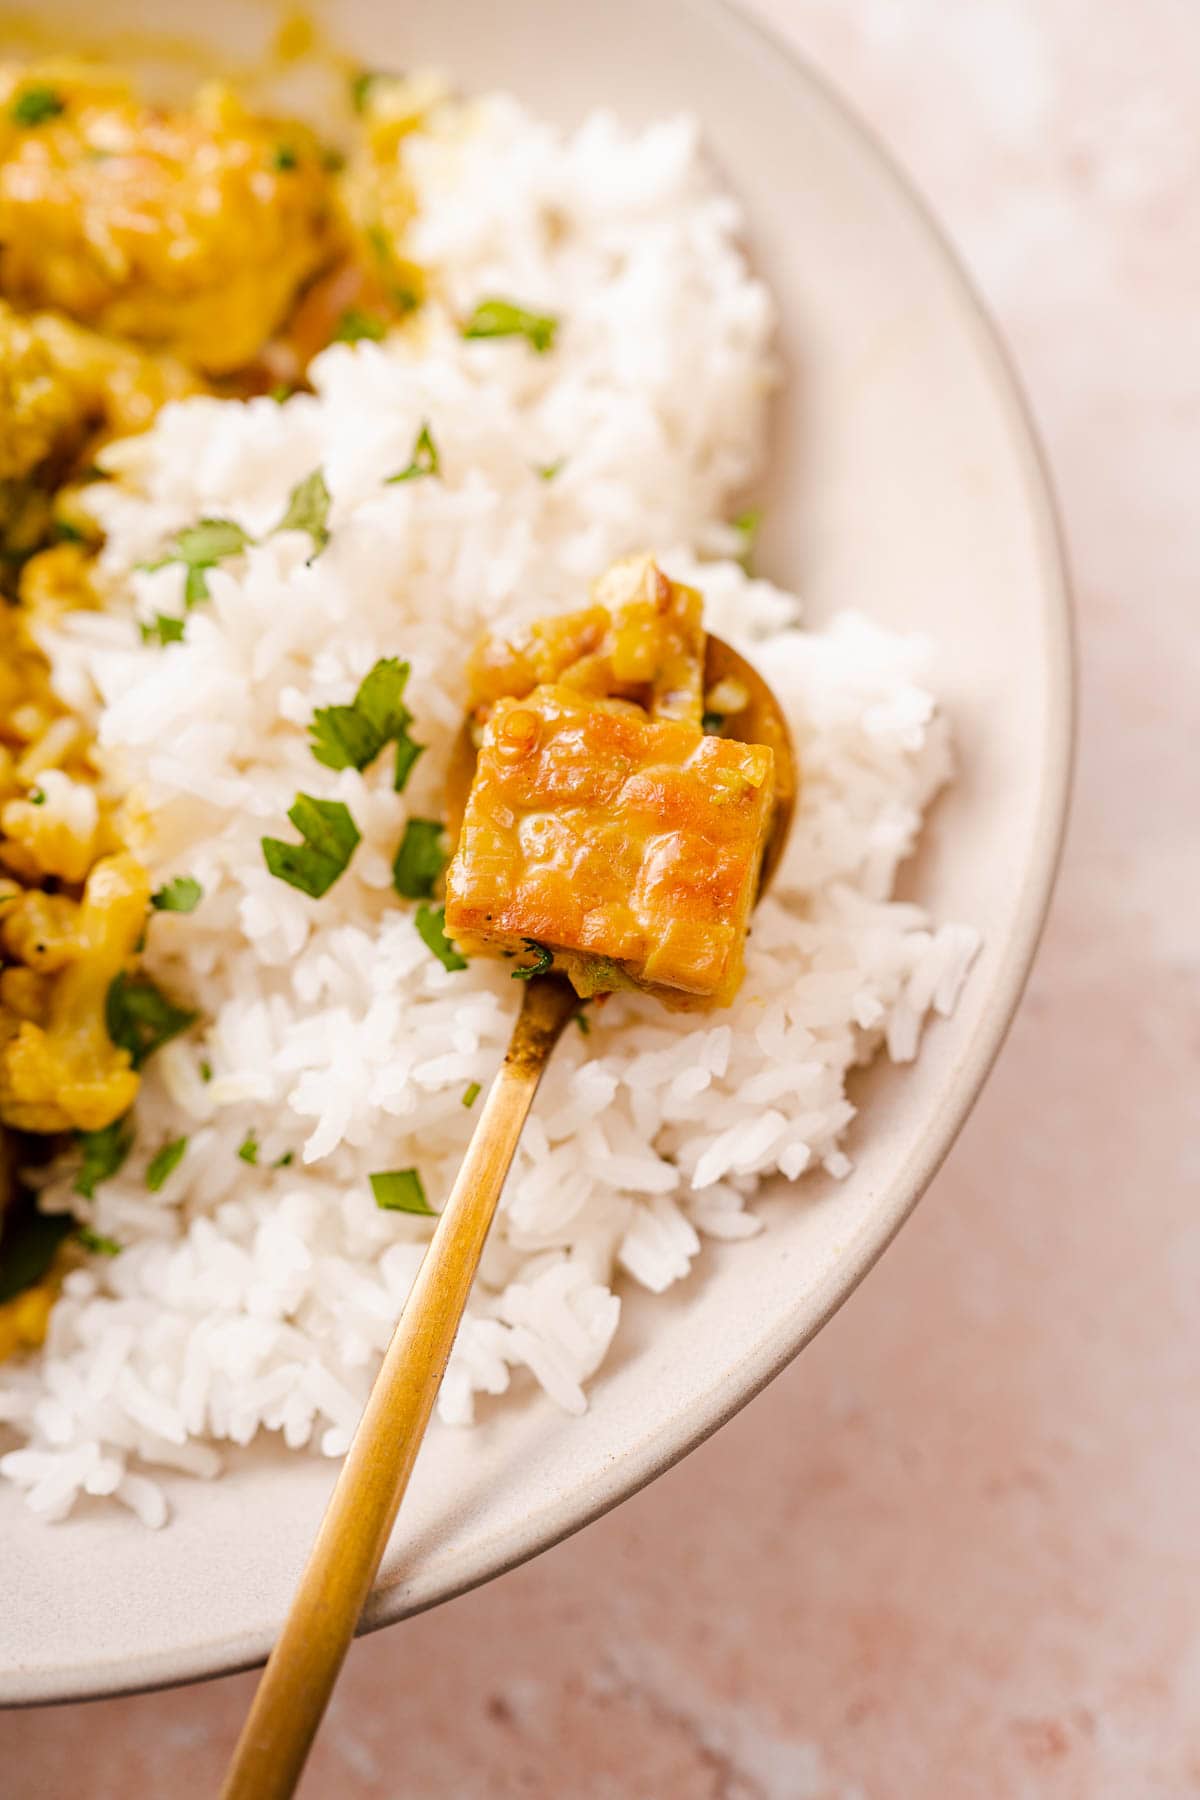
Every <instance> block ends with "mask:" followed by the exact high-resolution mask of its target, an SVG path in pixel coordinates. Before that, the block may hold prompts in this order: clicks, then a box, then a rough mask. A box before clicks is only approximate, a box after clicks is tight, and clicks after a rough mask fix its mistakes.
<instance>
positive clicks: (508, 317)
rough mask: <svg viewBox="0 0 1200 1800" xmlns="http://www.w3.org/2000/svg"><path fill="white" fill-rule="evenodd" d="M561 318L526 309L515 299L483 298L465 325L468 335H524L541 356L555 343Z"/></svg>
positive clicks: (493, 336)
mask: <svg viewBox="0 0 1200 1800" xmlns="http://www.w3.org/2000/svg"><path fill="white" fill-rule="evenodd" d="M557 330H558V320H557V319H556V318H555V317H554V316H553V314H551V313H535V312H528V311H526V309H525V307H523V306H517V305H515V304H514V302H513V301H511V300H481V301H480V302H479V304H478V306H477V307H476V308H475V311H474V312H473V313H472V314H471V317H470V318H469V319H468V320H467V322H466V324H465V325H464V326H463V328H462V334H463V336H464V337H465V338H502V337H523V338H526V339H527V340H528V342H529V343H530V344H531V345H532V346H533V348H534V349H535V350H536V351H537V353H538V355H539V356H541V355H542V354H543V352H544V351H546V350H550V349H552V348H553V345H554V334H555V332H556V331H557Z"/></svg>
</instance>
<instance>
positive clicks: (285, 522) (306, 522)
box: [274, 469, 332, 562]
mask: <svg viewBox="0 0 1200 1800" xmlns="http://www.w3.org/2000/svg"><path fill="white" fill-rule="evenodd" d="M331 501H332V496H331V494H330V492H329V489H328V487H327V486H326V485H325V471H324V470H323V469H314V470H313V472H312V474H311V475H306V476H305V477H304V480H303V481H298V482H297V483H296V485H295V487H294V488H293V489H292V491H291V493H290V494H289V495H288V503H287V507H286V508H285V510H284V514H283V517H282V519H280V521H279V523H278V525H276V526H275V527H274V530H275V531H307V533H308V535H309V537H310V538H311V539H312V546H313V553H312V555H311V556H310V557H309V559H308V560H309V562H313V561H315V559H316V558H317V557H318V556H320V554H321V552H322V550H323V549H324V548H325V546H326V544H327V543H328V542H329V508H330V504H331Z"/></svg>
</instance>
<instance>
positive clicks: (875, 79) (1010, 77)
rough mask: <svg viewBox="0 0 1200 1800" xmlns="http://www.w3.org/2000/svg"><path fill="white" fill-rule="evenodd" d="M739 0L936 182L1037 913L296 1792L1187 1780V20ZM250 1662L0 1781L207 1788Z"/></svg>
mask: <svg viewBox="0 0 1200 1800" xmlns="http://www.w3.org/2000/svg"><path fill="white" fill-rule="evenodd" d="M760 5H761V10H762V11H763V13H764V15H765V16H767V17H768V18H769V19H770V20H771V21H772V22H773V23H774V24H775V26H776V27H777V29H778V30H779V31H780V32H782V33H783V34H784V35H785V36H786V37H788V38H789V39H790V40H791V41H792V42H794V43H795V44H796V45H797V47H799V48H800V49H801V50H803V51H804V52H805V53H807V55H808V56H809V57H810V58H811V59H812V60H813V61H814V62H815V63H816V65H817V66H818V67H819V68H821V69H823V70H824V71H825V72H827V74H828V75H829V76H830V78H831V79H832V80H833V81H834V83H835V84H836V85H837V86H838V87H839V88H840V89H841V90H842V91H843V92H844V93H845V94H847V95H848V96H849V97H850V98H851V99H852V100H853V101H854V102H855V103H856V104H857V106H858V108H859V110H860V111H861V112H862V113H864V114H865V115H866V116H868V117H869V118H870V119H871V120H872V121H873V122H874V123H875V125H876V127H877V128H878V130H879V131H880V133H881V134H882V135H883V136H884V137H885V138H886V139H887V140H888V141H889V142H890V143H891V144H892V145H893V147H894V148H895V150H896V152H897V154H898V155H899V157H900V158H901V160H902V161H903V162H904V163H905V164H906V165H907V167H908V168H909V169H910V170H911V172H912V173H913V174H914V176H915V177H916V179H917V181H918V182H919V184H920V185H921V186H922V187H923V188H924V190H925V193H926V194H927V195H928V197H929V198H930V199H931V201H932V202H933V205H934V207H935V209H936V210H937V211H938V213H939V214H940V216H941V218H942V219H943V221H944V223H945V224H946V226H947V228H948V229H949V232H950V234H951V235H952V237H953V238H954V240H955V241H956V243H957V244H958V246H959V248H960V250H961V252H962V253H963V255H964V256H965V258H966V260H967V262H968V264H969V266H970V267H971V269H972V270H973V272H974V274H975V277H976V279H977V281H978V282H979V284H980V286H981V287H982V289H983V291H984V293H985V294H986V296H987V298H988V299H989V301H990V303H991V305H992V307H993V309H994V311H995V313H996V314H997V316H998V318H999V319H1000V321H1001V324H1002V326H1003V328H1004V330H1005V331H1006V333H1007V335H1008V337H1009V340H1010V342H1011V344H1012V346H1013V349H1014V351H1015V354H1016V358H1017V361H1018V363H1019V366H1020V368H1021V371H1022V373H1023V375H1024V378H1025V381H1026V383H1027V386H1028V389H1029V391H1030V394H1031V397H1032V401H1033V405H1034V409H1035V411H1036V414H1037V417H1038V420H1039V422H1040V425H1041V428H1042V430H1043V432H1044V435H1045V439H1046V444H1047V448H1048V451H1049V454H1050V458H1051V461H1052V464H1053V466H1054V470H1055V474H1056V477H1057V481H1058V485H1059V491H1060V495H1061V499H1062V502H1063V507H1064V512H1065V518H1066V525H1067V530H1068V535H1069V539H1070V544H1071V549H1072V554H1073V560H1074V565H1075V572H1076V577H1077V586H1078V601H1079V623H1080V638H1081V661H1082V672H1083V680H1084V695H1083V738H1082V746H1081V760H1080V769H1079V786H1078V794H1077V802H1076V807H1075V818H1074V824H1073V828H1072V832H1071V836H1070V842H1069V846H1068V853H1067V860H1066V866H1065V869H1064V873H1063V878H1062V882H1061V885H1060V889H1059V895H1058V899H1057V902H1056V905H1055V908H1054V912H1053V916H1052V919H1051V924H1050V928H1049V931H1048V934H1047V938H1046V942H1045V945H1044V948H1043V951H1042V954H1041V958H1040V960H1039V963H1038V965H1037V968H1036V970H1035V973H1034V977H1033V980H1032V983H1031V986H1030V989H1029V992H1028V995H1027V998H1026V1000H1025V1003H1024V1006H1023V1008H1022V1010H1021V1014H1020V1016H1019V1019H1018V1021H1017V1024H1016V1026H1015V1028H1014V1031H1013V1034H1012V1037H1011V1039H1010V1041H1009V1045H1008V1048H1007V1049H1006V1051H1005V1053H1004V1056H1003V1057H1002V1059H1001V1062H1000V1064H999V1066H998V1068H997V1070H996V1073H995V1075H994V1077H993V1079H992V1081H991V1083H990V1085H989V1087H988V1089H987V1091H986V1093H985V1095H984V1097H983V1099H982V1101H981V1103H980V1104H979V1106H978V1108H977V1109H976V1111H975V1114H974V1116H973V1118H972V1120H971V1122H970V1124H969V1125H968V1127H967V1129H966V1131H965V1132H964V1134H963V1136H962V1138H961V1140H960V1142H959V1144H958V1147H957V1148H956V1150H955V1151H954V1153H953V1155H952V1156H951V1158H950V1160H949V1162H948V1163H947V1164H946V1166H945V1169H944V1170H943V1172H942V1174H941V1175H940V1176H939V1178H938V1180H937V1182H936V1184H935V1186H934V1187H933V1189H932V1190H931V1191H930V1193H929V1195H928V1196H927V1197H926V1199H925V1200H924V1202H923V1204H922V1206H921V1208H920V1209H919V1211H918V1212H917V1214H916V1216H915V1218H914V1219H913V1220H912V1222H911V1223H910V1224H909V1225H908V1226H907V1227H906V1229H905V1230H904V1232H903V1233H902V1234H901V1236H900V1238H899V1240H898V1241H897V1243H896V1244H895V1246H894V1247H893V1248H892V1250H891V1251H890V1252H889V1253H888V1255H887V1256H886V1258H885V1259H884V1261H883V1262H882V1263H881V1264H880V1266H879V1267H878V1269H877V1270H876V1271H875V1273H874V1274H873V1275H872V1276H871V1277H870V1278H869V1280H868V1281H867V1282H866V1284H865V1285H864V1286H863V1287H862V1288H861V1289H860V1290H859V1292H858V1293H857V1294H856V1295H855V1296H854V1298H853V1299H852V1300H851V1301H850V1302H849V1304H848V1305H847V1306H846V1307H845V1309H844V1310H843V1311H842V1313H841V1314H840V1315H839V1316H838V1318H837V1319H835V1321H834V1322H833V1324H832V1325H831V1326H830V1327H829V1328H828V1329H827V1330H826V1331H825V1332H824V1334H823V1335H822V1336H821V1337H820V1338H819V1339H818V1340H817V1342H816V1343H815V1344H814V1345H813V1346H812V1347H811V1348H810V1349H809V1350H808V1351H807V1352H806V1354H805V1355H804V1356H803V1357H802V1358H801V1359H800V1361H799V1362H798V1363H796V1364H795V1365H794V1366H793V1367H792V1369H791V1370H790V1371H788V1373H787V1374H786V1375H784V1376H783V1377H782V1378H781V1379H780V1380H779V1381H777V1382H776V1383H775V1384H774V1386H773V1387H772V1388H770V1389H769V1390H768V1391H767V1393H766V1394H765V1395H763V1396H762V1398H761V1399H759V1400H758V1401H757V1402H756V1403H755V1404H754V1405H753V1406H751V1407H750V1408H749V1409H748V1410H747V1411H746V1412H744V1413H743V1414H742V1415H741V1416H740V1417H739V1418H737V1419H736V1420H734V1422H733V1423H732V1424H730V1425H729V1426H728V1427H726V1429H725V1430H724V1431H722V1432H721V1433H720V1434H719V1435H718V1436H717V1437H716V1438H715V1439H713V1440H712V1441H711V1442H710V1443H709V1444H708V1445H707V1446H705V1447H704V1448H703V1449H701V1450H700V1451H698V1452H697V1453H696V1454H695V1455H694V1456H692V1457H690V1458H689V1459H688V1460H687V1461H686V1462H685V1463H684V1464H683V1465H682V1466H681V1467H680V1468H678V1469H676V1470H675V1471H674V1472H673V1473H672V1474H670V1475H668V1476H667V1477H665V1478H664V1479H663V1480H662V1481H660V1482H659V1483H657V1484H656V1485H655V1486H654V1487H653V1488H651V1489H650V1490H648V1491H647V1492H645V1493H643V1494H642V1495H640V1496H639V1497H637V1498H636V1499H634V1500H632V1501H630V1502H629V1503H628V1504H627V1505H626V1506H624V1507H622V1508H621V1509H620V1510H619V1511H618V1512H616V1513H615V1514H612V1515H610V1516H609V1517H608V1518H607V1519H605V1520H603V1521H602V1522H601V1523H600V1524H598V1525H596V1526H593V1527H592V1528H591V1529H590V1530H589V1531H587V1532H585V1533H584V1534H583V1535H582V1536H580V1537H577V1538H575V1539H574V1540H573V1541H572V1542H570V1543H568V1544H566V1545H563V1546H561V1547H560V1548H559V1549H557V1550H555V1551H553V1552H551V1553H550V1554H549V1555H547V1556H545V1557H543V1558H541V1559H540V1560H539V1561H537V1562H536V1563H534V1564H532V1565H531V1566H529V1567H527V1568H525V1569H522V1570H519V1571H517V1572H516V1573H515V1574H513V1575H510V1576H508V1577H506V1578H505V1579H504V1580H501V1581H498V1582H495V1583H493V1584H492V1585H491V1586H490V1587H488V1588H486V1589H484V1590H482V1591H481V1592H479V1593H477V1594H474V1595H470V1596H467V1597H466V1598H465V1599H463V1600H460V1601H457V1602H455V1603H454V1604H452V1605H450V1606H446V1607H444V1608H442V1609H441V1610H439V1611H438V1612H436V1613H433V1614H430V1615H428V1616H426V1617H423V1618H420V1619H416V1620H413V1621H410V1622H408V1623H406V1624H403V1625H400V1626H397V1627H395V1628H393V1629H392V1630H391V1631H388V1632H386V1633H383V1634H382V1635H380V1636H377V1637H375V1638H372V1639H371V1640H369V1641H367V1642H365V1643H361V1644H359V1645H357V1646H356V1647H355V1649H354V1651H353V1652H352V1654H351V1657H350V1661H349V1665H348V1668H347V1671H346V1674H345V1677H344V1679H343V1681H342V1684H341V1687H340V1689H339V1691H338V1694H337V1696H336V1699H335V1701H334V1705H333V1708H332V1710H331V1713H330V1715H329V1718H328V1721H327V1723H326V1726H325V1729H324V1732H323V1734H322V1737H321V1740H320V1742H319V1745H318V1748H317V1750H316V1753H315V1755H314V1757H313V1760H312V1763H311V1765H310V1772H309V1775H308V1778H307V1780H306V1784H305V1787H304V1790H303V1792H304V1794H305V1795H306V1796H307V1797H308V1800H320V1797H322V1796H326V1795H337V1796H339V1797H340V1800H357V1797H358V1796H363V1797H364V1800H365V1797H368V1796H372V1797H374V1796H396V1797H398V1796H400V1795H404V1796H434V1795H437V1796H441V1795H454V1796H479V1797H481V1800H508V1797H510V1796H512V1797H513V1800H516V1797H517V1796H529V1797H534V1800H542V1797H545V1800H551V1797H553V1800H563V1797H566V1796H579V1797H581V1800H618V1797H624V1796H635V1797H638V1800H675V1797H676V1796H679V1797H681V1800H692V1797H693V1796H695V1797H696V1800H850V1797H851V1796H853V1797H855V1800H915V1797H922V1800H923V1797H925V1796H938V1797H939V1800H940V1797H942V1796H945V1797H947V1800H1024V1797H1026V1796H1036V1797H1038V1800H1042V1797H1047V1800H1143V1797H1151V1800H1167V1797H1170V1800H1174V1797H1175V1796H1185V1795H1193V1794H1200V1551H1198V1550H1197V1531H1196V1521H1197V1517H1198V1516H1200V1464H1198V1460H1197V1449H1196V1420H1197V1417H1198V1413H1200V1308H1198V1305H1197V1294H1198V1292H1200V1216H1198V1214H1197V1209H1196V1204H1195V1201H1196V1195H1197V1191H1198V1183H1200V1118H1198V1105H1197V1095H1198V1092H1200V1083H1198V1081H1197V1074H1198V1064H1200V1007H1198V992H1200V984H1198V983H1197V963H1198V961H1200V951H1198V943H1200V937H1198V933H1197V926H1196V921H1197V916H1198V913H1200V834H1198V832H1197V821H1198V819H1200V751H1198V749H1197V741H1198V738H1200V613H1198V606H1197V573H1198V571H1197V538H1198V533H1197V528H1196V522H1195V521H1196V518H1197V511H1198V509H1197V502H1196V492H1197V484H1198V481H1200V205H1198V204H1197V195H1200V11H1197V9H1196V8H1195V6H1194V5H1193V4H1187V3H1180V0H1139V3H1137V4H1135V3H1134V0H1106V4H1104V5H1102V6H1099V7H1098V6H1095V5H1085V4H1084V3H1083V0H967V3H966V4H959V5H955V6H950V5H947V4H946V3H945V0H805V4H803V5H801V4H799V0H760ZM47 1550H48V1554H52V1553H53V1551H52V1547H51V1546H50V1545H49V1544H48V1546H47ZM251 1689H252V1678H250V1677H239V1678H235V1679H232V1680H227V1681H220V1682H215V1683H212V1684H210V1685H208V1686H205V1687H200V1688H194V1689H191V1690H184V1691H180V1692H175V1693H170V1694H161V1695H151V1696H146V1697H142V1698H135V1699H129V1700H120V1701H113V1702H106V1703H104V1704H101V1705H95V1706H90V1707H65V1708H61V1709H58V1710H57V1711H54V1712H41V1713H37V1712H30V1713H9V1714H4V1715H0V1794H2V1795H3V1796H4V1800H35V1797H36V1800H57V1797H58V1796H63V1797H65V1796H68V1795H70V1796H83V1797H86V1800H118V1797H119V1800H128V1796H131V1795H139V1796H140V1795H148V1796H154V1797H155V1800H157V1797H158V1796H160V1795H162V1796H171V1797H172V1800H190V1797H191V1796H209V1795H213V1794H215V1792H216V1789H217V1785H218V1781H219V1772H220V1769H221V1767H222V1765H223V1761H224V1758H225V1756H226V1755H227V1752H228V1749H229V1746H230V1745H231V1743H232V1741H233V1737H234V1734H235V1732H236V1729H237V1726H238V1723H239V1721H240V1719H241V1717H242V1714H243V1712H244V1710H245V1707H246V1705H247V1702H248V1700H249V1697H250V1693H251Z"/></svg>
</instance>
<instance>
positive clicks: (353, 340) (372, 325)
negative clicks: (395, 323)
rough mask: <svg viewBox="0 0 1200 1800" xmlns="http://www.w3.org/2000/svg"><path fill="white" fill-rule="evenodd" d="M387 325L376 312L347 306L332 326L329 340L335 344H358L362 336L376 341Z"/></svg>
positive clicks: (381, 335)
mask: <svg viewBox="0 0 1200 1800" xmlns="http://www.w3.org/2000/svg"><path fill="white" fill-rule="evenodd" d="M386 332H387V326H386V325H385V324H384V322H383V320H382V319H381V318H380V317H379V316H378V314H376V313H369V312H364V311H363V310H362V308H361V307H360V306H348V307H347V308H346V310H345V312H344V313H343V314H342V316H341V318H340V319H339V320H338V322H337V324H336V325H335V326H334V328H333V337H332V339H331V340H330V341H331V342H332V343H335V344H358V343H361V342H362V340H363V338H370V339H371V340H372V341H373V342H374V343H378V342H379V340H380V338H381V337H383V336H384V335H385V334H386Z"/></svg>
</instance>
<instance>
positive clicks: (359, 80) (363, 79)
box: [350, 69, 379, 113]
mask: <svg viewBox="0 0 1200 1800" xmlns="http://www.w3.org/2000/svg"><path fill="white" fill-rule="evenodd" d="M378 80H379V75H378V73H377V72H376V71H375V70H374V69H360V70H359V72H358V74H357V75H355V76H353V77H352V78H351V81H350V104H351V106H352V107H353V108H354V110H355V112H356V113H365V112H366V110H367V102H368V101H369V99H370V96H371V89H372V87H374V85H375V83H376V82H377V81H378Z"/></svg>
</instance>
